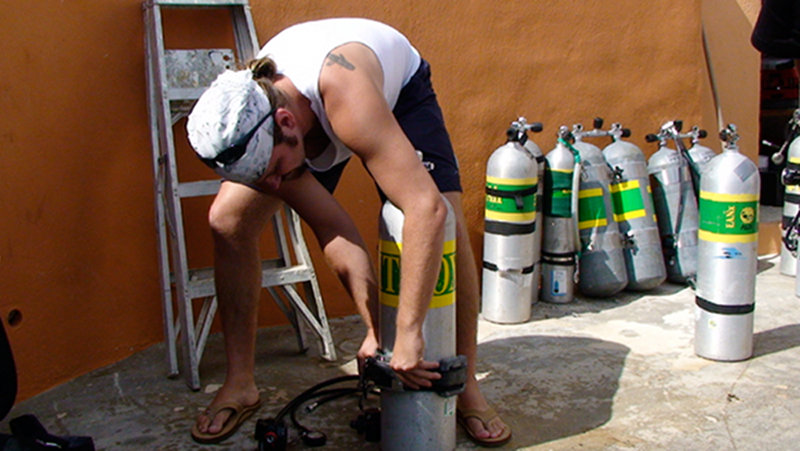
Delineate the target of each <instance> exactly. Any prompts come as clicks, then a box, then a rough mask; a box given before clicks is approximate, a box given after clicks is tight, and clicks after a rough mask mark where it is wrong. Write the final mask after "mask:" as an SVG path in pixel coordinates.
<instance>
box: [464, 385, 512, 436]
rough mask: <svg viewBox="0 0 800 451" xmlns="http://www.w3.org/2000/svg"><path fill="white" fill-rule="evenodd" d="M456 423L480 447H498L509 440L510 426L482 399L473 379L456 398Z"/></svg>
mask: <svg viewBox="0 0 800 451" xmlns="http://www.w3.org/2000/svg"><path fill="white" fill-rule="evenodd" d="M457 414H458V422H459V424H461V426H462V427H463V428H464V430H465V431H466V433H467V435H469V437H470V438H471V439H472V440H473V441H474V442H475V443H477V444H479V445H482V446H500V445H502V444H504V443H506V442H508V441H509V440H510V439H511V426H509V425H507V424H505V423H504V422H503V420H502V419H501V418H500V416H499V415H497V413H496V412H495V411H494V409H493V408H492V407H491V406H489V403H488V402H487V401H486V398H484V397H483V394H482V393H481V391H480V389H479V388H478V383H477V381H475V380H474V379H473V380H472V381H470V382H467V386H466V389H465V390H464V393H462V394H461V395H459V397H458V411H457Z"/></svg>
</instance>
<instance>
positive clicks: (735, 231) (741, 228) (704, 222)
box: [697, 191, 758, 243]
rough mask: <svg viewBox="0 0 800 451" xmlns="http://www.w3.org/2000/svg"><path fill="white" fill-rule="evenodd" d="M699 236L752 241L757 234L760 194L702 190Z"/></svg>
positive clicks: (736, 241)
mask: <svg viewBox="0 0 800 451" xmlns="http://www.w3.org/2000/svg"><path fill="white" fill-rule="evenodd" d="M698 208H699V224H698V229H699V230H698V233H697V236H698V238H700V239H702V240H705V241H712V242H717V243H753V242H755V241H756V239H757V238H758V194H720V193H712V192H709V191H700V202H699V205H698Z"/></svg>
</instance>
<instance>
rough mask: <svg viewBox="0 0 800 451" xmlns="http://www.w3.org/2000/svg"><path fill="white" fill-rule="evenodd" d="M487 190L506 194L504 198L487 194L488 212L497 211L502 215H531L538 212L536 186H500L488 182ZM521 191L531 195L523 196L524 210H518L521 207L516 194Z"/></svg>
mask: <svg viewBox="0 0 800 451" xmlns="http://www.w3.org/2000/svg"><path fill="white" fill-rule="evenodd" d="M486 190H487V191H489V190H493V191H502V192H503V194H504V195H502V196H496V195H492V194H487V195H486V211H496V212H500V213H530V212H533V211H536V184H533V185H500V184H496V183H489V182H487V183H486ZM520 191H528V192H529V193H530V194H527V195H524V196H521V199H522V208H518V207H519V206H518V205H517V200H516V199H515V193H516V192H520ZM506 193H507V194H506ZM507 196H508V197H507Z"/></svg>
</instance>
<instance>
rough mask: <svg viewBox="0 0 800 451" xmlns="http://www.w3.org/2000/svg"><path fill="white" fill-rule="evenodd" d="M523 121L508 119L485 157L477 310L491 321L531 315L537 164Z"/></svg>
mask: <svg viewBox="0 0 800 451" xmlns="http://www.w3.org/2000/svg"><path fill="white" fill-rule="evenodd" d="M527 129H536V130H541V129H542V126H541V124H531V125H528V124H526V123H524V119H522V122H521V121H516V122H513V123H512V124H511V127H510V128H509V129H508V131H507V133H506V134H507V138H508V141H507V142H506V143H505V144H503V145H502V146H500V147H499V148H497V149H496V150H495V151H494V152H492V155H491V156H490V157H489V160H488V162H487V163H486V203H485V206H486V208H485V210H484V211H485V222H484V236H483V289H482V290H483V291H482V302H481V316H482V317H483V318H484V319H486V320H488V321H491V322H494V323H503V324H509V323H522V322H525V321H527V320H528V319H529V318H530V315H531V304H532V303H533V302H534V301H535V300H536V298H537V296H536V294H534V291H536V290H538V287H539V286H538V281H536V282H535V283H534V269H535V267H536V266H537V263H538V260H539V254H540V243H537V242H536V238H537V235H536V229H537V228H539V229H540V228H541V226H538V225H537V222H538V221H537V216H536V200H537V199H536V193H537V191H538V189H539V188H538V187H539V179H538V174H539V167H538V163H537V161H536V157H535V156H534V155H533V154H532V153H531V152H529V151H528V150H527V149H525V147H523V145H524V144H525V141H527V134H526V130H527Z"/></svg>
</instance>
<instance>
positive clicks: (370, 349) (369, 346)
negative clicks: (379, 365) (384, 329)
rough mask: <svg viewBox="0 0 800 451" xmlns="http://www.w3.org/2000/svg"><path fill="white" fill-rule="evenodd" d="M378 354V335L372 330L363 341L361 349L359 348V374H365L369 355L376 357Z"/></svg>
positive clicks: (357, 355)
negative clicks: (365, 363) (365, 364)
mask: <svg viewBox="0 0 800 451" xmlns="http://www.w3.org/2000/svg"><path fill="white" fill-rule="evenodd" d="M376 355H378V337H376V336H375V332H374V331H372V330H370V331H368V332H367V336H366V337H364V341H363V342H361V349H359V350H358V354H356V357H357V358H358V374H364V361H365V360H366V359H367V357H375V356H376Z"/></svg>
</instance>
